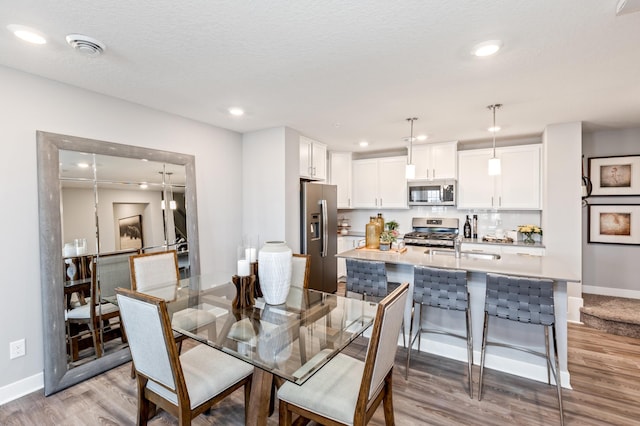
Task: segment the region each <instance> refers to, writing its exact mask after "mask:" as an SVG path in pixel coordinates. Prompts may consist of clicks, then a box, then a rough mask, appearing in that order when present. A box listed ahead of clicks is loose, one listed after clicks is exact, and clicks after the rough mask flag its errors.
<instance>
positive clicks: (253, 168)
mask: <svg viewBox="0 0 640 426" xmlns="http://www.w3.org/2000/svg"><path fill="white" fill-rule="evenodd" d="M242 145H243V157H242V158H243V166H242V168H243V180H244V185H243V186H244V192H243V203H242V205H243V209H242V217H243V226H244V230H243V232H244V234H245V235H250V236H254V235H257V236H258V237H259V240H260V245H262V244H264V242H265V241H272V240H277V241H283V240H284V241H286V242H287V245H288V246H289V247H290V248H291V249H292V250H293V252H294V253H299V252H300V235H299V234H300V227H299V223H300V175H299V167H298V164H299V161H300V151H299V149H300V139H299V133H298V132H297V131H295V130H293V129H290V128H287V127H276V128H272V129H266V130H259V131H256V132H249V133H245V134H244V135H243V137H242ZM238 243H240V241H238Z"/></svg>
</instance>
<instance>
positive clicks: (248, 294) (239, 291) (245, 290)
mask: <svg viewBox="0 0 640 426" xmlns="http://www.w3.org/2000/svg"><path fill="white" fill-rule="evenodd" d="M231 281H233V284H234V285H235V286H236V297H234V299H233V305H232V306H233V308H234V309H243V308H251V307H253V305H254V303H255V300H254V298H253V293H254V291H255V287H254V284H255V281H256V276H255V275H248V276H246V277H240V276H238V275H234V276H233V277H231Z"/></svg>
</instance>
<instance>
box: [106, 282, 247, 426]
mask: <svg viewBox="0 0 640 426" xmlns="http://www.w3.org/2000/svg"><path fill="white" fill-rule="evenodd" d="M117 292H118V294H121V295H124V296H127V297H131V298H133V299H137V300H140V301H143V302H146V303H151V304H154V305H156V306H157V308H158V310H159V313H160V317H161V318H160V321H161V322H162V333H163V336H164V341H165V344H166V348H167V351H168V353H169V359H170V363H171V370H172V372H173V376H174V381H175V383H176V389H175V392H176V395H177V399H178V405H175V404H173V403H172V402H171V401H168V400H166V399H165V398H164V397H162V396H160V395H158V394H157V393H155V392H153V391H151V390H149V389H148V388H147V383H148V381H149V380H150V378H149V377H148V376H145V375H144V374H143V373H141V372H140V371H137V370H136V379H137V388H138V417H137V424H138V425H146V424H147V421H148V420H149V419H150V418H151V417H153V416H154V415H155V414H156V409H157V407H160V408H162V409H163V410H165V411H167V412H168V413H170V414H172V415H173V416H175V417H176V418H178V424H180V425H190V424H191V421H192V420H193V419H194V418H195V417H197V416H199V415H200V414H202V413H204V412H205V411H207V410H208V409H210V408H211V407H212V406H213V405H215V404H217V403H218V402H220V401H222V400H223V399H224V398H226V397H227V396H229V395H230V394H231V393H233V392H235V391H236V390H237V389H239V388H241V387H243V386H244V399H245V416H246V415H247V409H248V407H249V396H250V394H251V376H248V377H246V378H245V379H243V380H241V381H239V382H237V383H236V384H234V385H232V386H230V387H228V388H227V389H225V390H224V391H222V392H221V393H219V394H217V395H216V396H214V397H213V398H211V399H209V400H207V401H205V402H203V403H202V404H200V405H199V406H197V407H195V408H193V409H191V401H190V399H189V393H188V390H187V385H186V382H185V379H184V373H183V371H182V365H181V363H180V354H179V352H178V347H177V345H176V343H175V339H174V337H173V331H172V329H171V321H170V319H169V313H168V311H167V304H166V302H165V301H164V300H163V299H160V298H157V297H154V296H150V295H147V294H144V293H139V292H136V291H132V290H128V289H122V288H121V289H118V290H117ZM156 383H157V382H156Z"/></svg>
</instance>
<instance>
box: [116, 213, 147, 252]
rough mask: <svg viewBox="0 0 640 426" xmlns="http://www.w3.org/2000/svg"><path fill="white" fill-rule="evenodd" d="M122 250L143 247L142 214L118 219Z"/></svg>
mask: <svg viewBox="0 0 640 426" xmlns="http://www.w3.org/2000/svg"><path fill="white" fill-rule="evenodd" d="M118 228H119V231H120V250H126V249H141V248H142V246H143V245H142V215H140V214H138V215H135V216H130V217H124V218H122V219H118Z"/></svg>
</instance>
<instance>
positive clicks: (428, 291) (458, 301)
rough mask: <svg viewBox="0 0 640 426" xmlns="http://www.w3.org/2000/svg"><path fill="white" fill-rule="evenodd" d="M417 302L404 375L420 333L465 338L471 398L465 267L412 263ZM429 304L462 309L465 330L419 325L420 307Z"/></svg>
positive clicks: (469, 314) (471, 352)
mask: <svg viewBox="0 0 640 426" xmlns="http://www.w3.org/2000/svg"><path fill="white" fill-rule="evenodd" d="M416 303H417V304H418V305H419V309H418V325H419V328H418V332H417V333H416V335H415V336H413V321H411V327H410V332H409V339H410V342H409V349H408V351H407V368H406V370H405V371H406V374H405V378H407V376H408V375H409V374H408V372H409V364H410V362H411V348H412V347H413V343H414V342H415V340H416V339H418V350H420V340H421V336H422V333H436V334H444V335H448V336H453V337H457V338H460V339H465V340H466V341H467V370H468V373H467V374H468V375H469V397H470V398H473V377H472V367H473V335H472V332H471V330H472V329H471V311H470V310H469V290H468V288H467V271H465V270H456V269H441V268H430V267H427V266H415V267H414V269H413V304H414V306H415V304H416ZM425 306H429V307H432V308H438V309H447V310H455V311H463V312H464V313H465V319H466V321H465V323H466V334H465V335H462V334H459V333H454V332H451V331H448V330H444V329H441V328H423V327H422V310H423V309H422V308H423V307H425Z"/></svg>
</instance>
